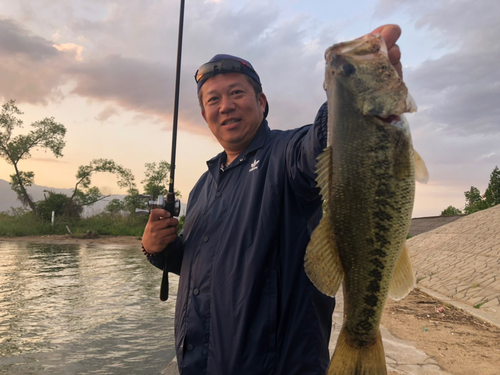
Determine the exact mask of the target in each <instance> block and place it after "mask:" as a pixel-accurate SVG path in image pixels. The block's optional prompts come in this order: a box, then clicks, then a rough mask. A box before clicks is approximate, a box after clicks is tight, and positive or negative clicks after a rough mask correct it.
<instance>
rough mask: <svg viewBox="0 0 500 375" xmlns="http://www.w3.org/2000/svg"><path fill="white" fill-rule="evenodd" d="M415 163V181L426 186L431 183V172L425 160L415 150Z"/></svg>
mask: <svg viewBox="0 0 500 375" xmlns="http://www.w3.org/2000/svg"><path fill="white" fill-rule="evenodd" d="M413 163H414V164H415V180H417V181H418V182H420V183H421V184H426V183H427V182H428V181H429V171H428V170H427V166H426V165H425V162H424V159H422V157H421V156H420V155H419V153H418V152H417V151H415V150H413Z"/></svg>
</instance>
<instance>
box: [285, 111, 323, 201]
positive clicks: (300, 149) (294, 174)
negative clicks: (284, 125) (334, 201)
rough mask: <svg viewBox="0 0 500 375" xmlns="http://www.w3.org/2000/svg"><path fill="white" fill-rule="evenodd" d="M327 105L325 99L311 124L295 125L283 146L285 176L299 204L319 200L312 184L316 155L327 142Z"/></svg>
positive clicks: (317, 191) (317, 189) (314, 185)
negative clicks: (291, 134)
mask: <svg viewBox="0 0 500 375" xmlns="http://www.w3.org/2000/svg"><path fill="white" fill-rule="evenodd" d="M327 134H328V107H327V103H326V102H325V103H324V104H323V105H322V106H321V108H320V109H319V111H318V113H317V115H316V118H315V120H314V123H313V124H312V125H307V126H304V127H302V128H299V129H298V130H297V131H296V132H295V133H294V135H293V137H292V138H291V139H290V141H289V142H288V144H287V149H286V166H287V172H288V178H289V181H290V184H291V185H292V188H293V190H294V192H295V195H296V196H297V197H298V199H299V200H300V201H301V202H303V204H305V205H308V204H314V203H317V202H319V201H320V197H319V188H317V187H316V158H317V157H318V156H319V154H321V152H323V150H324V149H325V147H326V143H327Z"/></svg>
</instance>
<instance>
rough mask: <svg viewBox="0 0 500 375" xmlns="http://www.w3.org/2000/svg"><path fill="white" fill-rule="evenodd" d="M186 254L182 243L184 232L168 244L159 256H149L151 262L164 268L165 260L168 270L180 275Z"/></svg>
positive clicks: (161, 268)
mask: <svg viewBox="0 0 500 375" xmlns="http://www.w3.org/2000/svg"><path fill="white" fill-rule="evenodd" d="M183 254H184V246H183V243H182V232H181V234H180V235H179V237H177V239H176V240H175V241H174V242H172V243H171V244H170V245H168V246H167V247H166V248H165V250H164V251H162V252H161V253H159V254H158V255H157V256H154V257H148V260H149V263H151V264H152V265H153V266H155V267H157V268H159V269H160V270H163V267H164V266H165V260H166V263H167V269H168V272H172V273H175V274H176V275H179V274H180V273H181V264H182V257H183Z"/></svg>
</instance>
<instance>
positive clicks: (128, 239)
mask: <svg viewBox="0 0 500 375" xmlns="http://www.w3.org/2000/svg"><path fill="white" fill-rule="evenodd" d="M0 241H3V242H38V243H48V244H88V245H90V244H93V245H120V246H137V247H139V248H140V247H141V239H140V237H137V236H98V237H96V238H85V237H76V236H71V235H69V234H53V235H45V236H22V237H0Z"/></svg>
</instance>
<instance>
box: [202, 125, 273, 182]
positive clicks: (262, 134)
mask: <svg viewBox="0 0 500 375" xmlns="http://www.w3.org/2000/svg"><path fill="white" fill-rule="evenodd" d="M270 132H271V129H270V128H269V125H268V123H267V120H266V119H264V120H263V121H262V123H261V124H260V127H259V130H257V133H256V134H255V136H254V137H253V139H252V142H251V143H250V145H249V146H248V147H247V149H246V150H245V151H243V152H242V153H241V154H239V155H238V157H237V158H236V159H234V161H233V162H232V163H231V165H230V166H229V167H228V168H233V167H235V166H237V165H239V164H241V163H242V162H244V161H245V160H246V158H247V155H248V154H250V153H252V152H254V151H256V150H258V149H259V148H261V147H262V146H263V145H264V142H265V141H266V138H267V136H268V134H269V133H270ZM223 160H226V152H225V151H222V152H221V153H220V154H218V155H217V156H215V157H213V158H212V159H210V160H208V161H207V166H208V170H209V171H210V173H211V174H212V176H213V177H214V178H215V180H216V181H217V180H218V178H219V176H220V173H221V170H220V166H221V164H222V161H223Z"/></svg>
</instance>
